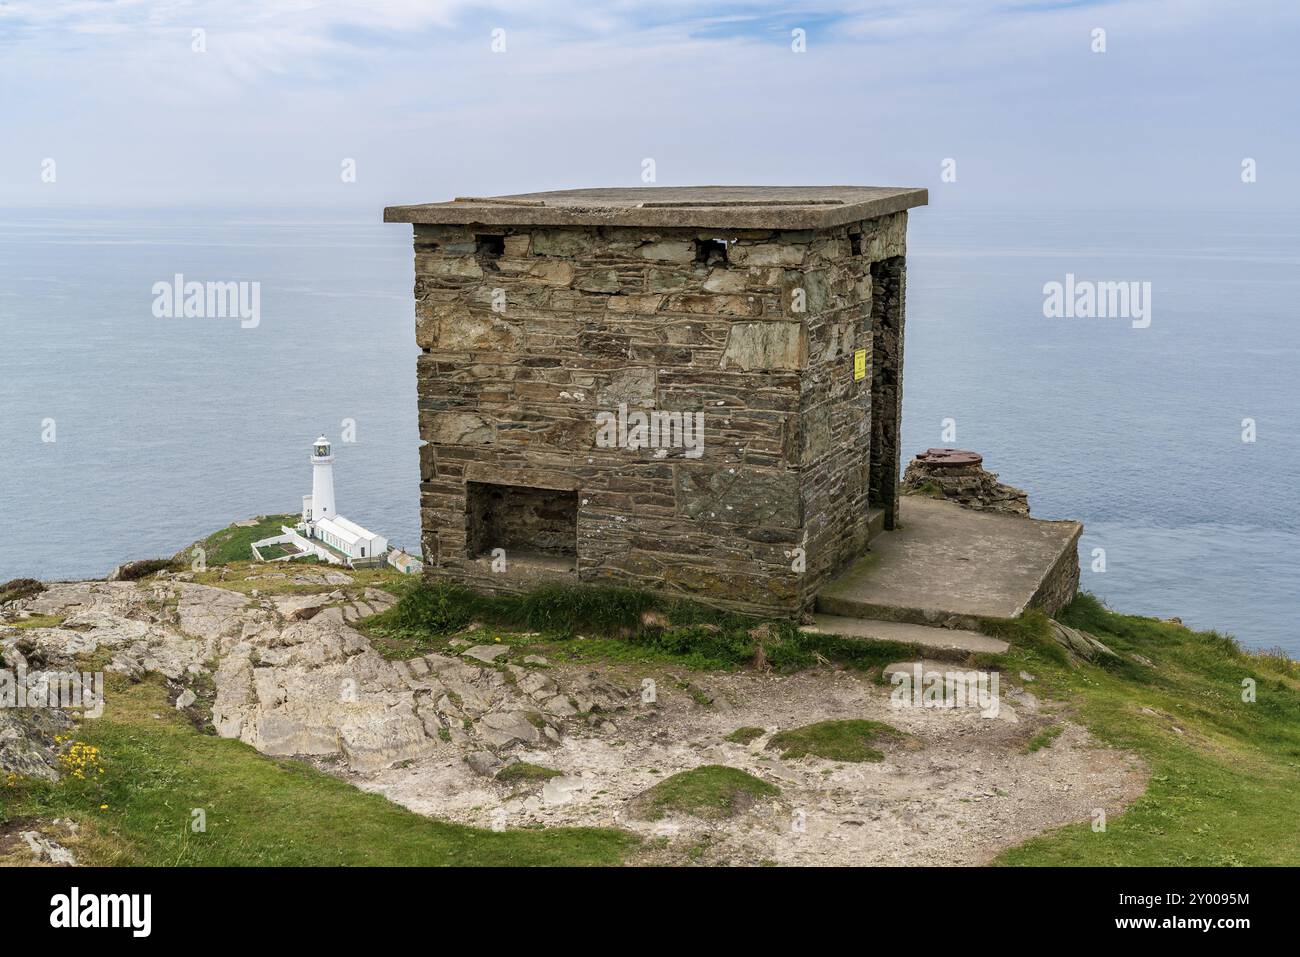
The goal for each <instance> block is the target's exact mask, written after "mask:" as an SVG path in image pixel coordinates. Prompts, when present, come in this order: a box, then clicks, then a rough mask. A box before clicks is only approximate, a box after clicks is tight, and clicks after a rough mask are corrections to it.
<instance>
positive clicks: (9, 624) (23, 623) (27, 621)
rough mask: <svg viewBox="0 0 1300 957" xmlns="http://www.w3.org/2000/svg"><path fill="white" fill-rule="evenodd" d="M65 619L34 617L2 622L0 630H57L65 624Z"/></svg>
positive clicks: (47, 616) (52, 616)
mask: <svg viewBox="0 0 1300 957" xmlns="http://www.w3.org/2000/svg"><path fill="white" fill-rule="evenodd" d="M65 617H66V616H65V615H32V616H31V617H30V618H18V619H15V620H14V621H4V622H0V628H57V627H59V625H61V624H63V619H64V618H65Z"/></svg>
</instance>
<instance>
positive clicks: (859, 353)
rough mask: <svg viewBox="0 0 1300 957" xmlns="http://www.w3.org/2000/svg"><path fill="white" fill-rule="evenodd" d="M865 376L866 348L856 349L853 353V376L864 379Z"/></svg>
mask: <svg viewBox="0 0 1300 957" xmlns="http://www.w3.org/2000/svg"><path fill="white" fill-rule="evenodd" d="M866 377H867V350H866V349H858V350H856V351H855V352H854V353H853V378H854V379H865V378H866Z"/></svg>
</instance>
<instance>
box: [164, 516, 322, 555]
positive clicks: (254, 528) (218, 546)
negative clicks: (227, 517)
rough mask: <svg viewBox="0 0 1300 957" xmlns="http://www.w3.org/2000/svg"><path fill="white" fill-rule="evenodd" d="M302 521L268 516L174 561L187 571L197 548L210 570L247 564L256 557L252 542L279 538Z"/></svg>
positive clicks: (219, 535) (232, 527)
mask: <svg viewBox="0 0 1300 957" xmlns="http://www.w3.org/2000/svg"><path fill="white" fill-rule="evenodd" d="M301 520H302V516H300V515H267V516H265V517H263V518H261V519H260V520H259V521H258V522H257V524H255V525H249V526H247V527H241V526H239V525H227V526H226V527H225V528H223V529H222V530H221V531H219V532H213V533H212V534H211V535H209V536H208V537H207V538H203V539H200V540H199V541H197V542H195V543H194V544H193V545H189V546H187V547H185V548H183V549H181V550H180V551H179V552H177V553H176V556H175V557H176V560H177V561H179V562H183V563H184V564H185V566H186V567H187V568H188V567H189V565H190V563H191V562H192V561H193V560H194V548H195V546H198V547H200V548H202V549H203V551H204V560H205V561H206V562H207V564H208V565H209V566H212V565H225V564H228V563H229V562H237V561H247V560H249V559H251V558H252V557H253V542H256V541H258V540H260V539H263V538H271V537H272V536H274V535H279V534H280V526H281V525H296V524H298V522H299V521H301Z"/></svg>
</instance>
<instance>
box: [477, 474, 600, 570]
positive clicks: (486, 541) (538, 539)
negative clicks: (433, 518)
mask: <svg viewBox="0 0 1300 957" xmlns="http://www.w3.org/2000/svg"><path fill="white" fill-rule="evenodd" d="M465 502H466V509H467V512H468V515H467V518H468V532H469V556H470V558H481V557H485V556H486V557H493V551H494V550H495V549H498V548H500V549H504V550H505V557H506V561H507V563H509V562H514V561H532V562H539V561H540V562H543V563H545V564H546V565H549V566H554V567H559V566H567V567H570V568H572V567H573V566H574V565H575V564H576V561H577V557H578V493H577V492H566V491H562V490H559V489H551V488H530V487H528V486H524V485H496V484H494V483H490V482H466V483H465Z"/></svg>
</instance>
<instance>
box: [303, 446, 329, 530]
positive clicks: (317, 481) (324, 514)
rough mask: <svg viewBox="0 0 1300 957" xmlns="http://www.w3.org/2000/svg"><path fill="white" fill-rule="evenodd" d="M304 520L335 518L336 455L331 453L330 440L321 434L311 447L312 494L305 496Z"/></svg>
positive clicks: (315, 520)
mask: <svg viewBox="0 0 1300 957" xmlns="http://www.w3.org/2000/svg"><path fill="white" fill-rule="evenodd" d="M302 511H303V520H304V521H307V522H318V521H320V520H321V519H322V518H333V517H334V516H335V515H336V514H337V511H336V510H335V508H334V456H333V455H331V454H330V442H329V439H327V438H325V436H323V435H322V436H321V437H320V438H318V439H317V440H316V441H315V442H313V443H312V447H311V495H305V496H303V503H302Z"/></svg>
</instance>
